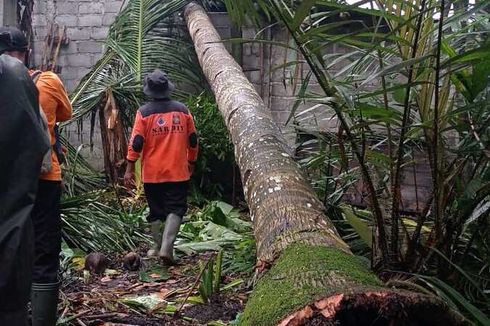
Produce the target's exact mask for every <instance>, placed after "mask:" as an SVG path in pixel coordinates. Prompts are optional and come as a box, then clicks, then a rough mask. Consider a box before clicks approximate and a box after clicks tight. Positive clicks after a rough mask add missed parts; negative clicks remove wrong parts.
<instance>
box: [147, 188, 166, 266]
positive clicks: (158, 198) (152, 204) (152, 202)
mask: <svg viewBox="0 0 490 326" xmlns="http://www.w3.org/2000/svg"><path fill="white" fill-rule="evenodd" d="M143 186H144V188H145V196H146V201H147V202H148V207H149V208H150V214H149V215H148V216H147V218H146V220H147V221H148V223H150V232H151V236H152V238H153V245H152V247H151V248H150V250H148V253H147V256H148V257H156V256H158V251H159V250H160V247H161V246H162V220H163V219H165V213H164V207H163V204H164V202H163V197H164V196H163V190H162V184H160V183H145V184H144V185H143Z"/></svg>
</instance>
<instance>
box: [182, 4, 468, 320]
mask: <svg viewBox="0 0 490 326" xmlns="http://www.w3.org/2000/svg"><path fill="white" fill-rule="evenodd" d="M185 18H186V21H187V26H188V29H189V32H190V35H191V37H192V40H193V42H194V45H195V50H196V52H197V56H198V58H199V62H200V65H201V67H202V70H203V72H204V74H205V76H206V78H207V80H208V82H209V84H210V85H211V87H212V90H213V92H214V94H215V97H216V101H217V103H218V107H219V110H220V112H221V114H222V116H223V118H224V120H225V123H226V125H227V127H228V130H229V132H230V134H231V137H232V141H233V144H234V146H235V155H236V158H237V163H238V166H239V168H240V172H241V175H242V180H243V185H244V193H245V197H246V200H247V203H248V205H249V208H250V213H251V218H252V221H253V226H254V235H255V239H256V243H257V260H258V264H257V266H258V267H259V268H261V270H262V271H264V275H262V277H261V279H260V281H259V282H258V284H257V286H256V288H255V290H254V293H253V294H252V296H251V297H250V300H249V302H248V304H247V307H246V309H245V312H244V315H243V316H242V319H241V323H242V324H243V325H253V326H259V325H268V326H269V325H276V324H279V323H281V325H301V324H303V323H307V321H308V320H313V319H315V318H320V319H321V320H322V322H325V321H326V320H329V321H331V322H335V321H339V320H341V319H342V318H343V317H342V316H344V317H345V316H347V317H348V318H351V319H350V321H352V322H354V324H355V322H359V321H360V320H362V323H363V324H369V321H368V318H369V314H370V312H372V315H373V316H374V317H373V316H371V317H372V320H381V321H388V322H390V321H395V322H400V323H397V325H400V324H403V322H404V321H405V320H406V321H408V320H413V321H418V320H421V321H422V319H420V318H419V317H420V316H421V314H422V315H423V313H424V312H427V311H432V314H429V315H428V316H429V317H428V318H437V317H440V318H441V320H442V319H444V318H445V320H447V322H448V323H449V324H458V323H459V320H458V319H457V318H454V316H453V315H452V314H451V313H449V312H448V310H447V309H446V308H445V307H444V305H442V304H441V303H440V302H439V301H438V300H436V299H434V298H430V297H426V296H422V295H418V294H414V293H408V292H403V291H391V290H388V289H385V288H384V287H383V286H382V284H381V283H380V281H379V280H378V279H377V278H376V276H375V275H374V274H372V273H371V272H370V271H369V270H368V268H367V267H365V266H364V265H363V264H361V263H360V262H359V261H358V260H357V259H356V258H355V257H354V256H353V255H352V253H351V251H350V250H349V247H348V246H347V245H346V244H345V242H343V241H342V239H341V238H340V236H339V235H338V233H337V231H336V230H335V228H334V226H333V224H332V222H331V221H330V220H329V218H328V217H327V216H326V215H325V210H324V207H323V205H322V203H321V202H320V201H319V200H318V198H317V197H316V195H315V193H314V192H313V190H312V188H311V187H310V185H309V183H308V182H307V180H306V179H305V177H304V176H303V174H302V172H301V170H300V168H299V166H298V164H297V163H296V162H295V161H294V160H293V158H292V157H291V154H290V153H289V148H288V146H287V144H286V141H285V140H284V139H283V137H282V135H281V132H280V130H279V128H278V127H277V125H276V124H275V123H274V121H273V119H272V115H271V112H270V110H269V108H268V107H267V106H266V105H265V104H264V102H263V100H262V99H261V98H260V96H259V95H258V93H257V92H256V90H255V88H254V86H253V85H252V84H251V83H250V82H249V81H248V80H247V78H246V77H245V75H244V74H243V71H242V68H241V67H240V66H239V65H238V64H237V63H236V62H235V60H234V59H233V57H232V56H231V55H230V54H229V53H228V52H227V50H226V49H225V47H224V46H223V44H222V43H221V39H220V37H219V35H218V33H217V31H216V29H215V28H214V27H213V25H212V23H211V21H210V19H209V17H208V15H207V14H206V12H205V11H204V9H203V8H202V7H201V6H200V5H198V4H197V3H194V2H192V3H191V4H189V5H188V6H187V7H186V8H185ZM269 267H271V268H270V269H269ZM382 307H385V308H382ZM425 307H426V308H427V309H431V310H426V308H425ZM356 309H357V310H356ZM383 309H384V310H386V311H383ZM379 312H382V316H381V317H380V315H379V314H378V313H379ZM436 312H437V313H436ZM347 317H346V318H347ZM438 322H439V320H438Z"/></svg>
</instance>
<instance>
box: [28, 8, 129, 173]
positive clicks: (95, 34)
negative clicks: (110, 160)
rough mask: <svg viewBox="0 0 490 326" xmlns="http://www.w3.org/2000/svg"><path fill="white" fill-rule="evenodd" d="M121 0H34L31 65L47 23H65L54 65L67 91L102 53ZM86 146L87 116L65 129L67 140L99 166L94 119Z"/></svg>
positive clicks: (36, 58)
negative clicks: (63, 38)
mask: <svg viewBox="0 0 490 326" xmlns="http://www.w3.org/2000/svg"><path fill="white" fill-rule="evenodd" d="M123 4H124V0H111V1H104V0H61V1H56V0H37V1H35V2H34V12H33V29H34V45H33V52H34V62H33V64H34V65H40V64H41V61H42V55H43V49H44V40H45V37H46V34H47V33H48V32H49V31H48V29H49V25H50V23H57V24H59V25H60V26H62V27H64V26H66V33H67V37H68V38H69V39H70V43H69V44H68V45H66V46H62V47H61V48H60V55H59V58H58V62H57V65H60V66H61V67H62V71H61V74H60V77H61V79H62V80H63V83H64V85H65V87H66V89H67V90H68V91H69V92H71V91H73V90H74V89H75V87H76V86H77V84H78V83H79V81H80V80H81V79H82V78H83V76H85V74H87V73H88V72H89V70H90V68H91V67H92V66H93V65H94V64H95V63H96V62H97V60H99V58H100V57H101V56H102V53H103V52H104V41H105V39H106V38H107V34H108V32H109V27H110V25H111V24H112V23H113V22H114V19H115V18H116V16H117V13H118V12H119V11H120V9H121V7H122V6H123ZM95 121H96V126H95V129H94V136H93V146H90V118H88V119H86V121H83V122H82V123H79V124H72V125H71V126H69V127H68V128H65V130H64V133H65V136H66V137H67V138H68V140H69V141H70V143H71V144H72V145H74V146H75V147H80V148H81V154H82V155H84V157H86V158H87V159H88V161H89V162H90V163H91V164H92V165H93V166H94V167H95V168H97V169H102V168H103V162H104V160H103V154H102V140H101V136H100V128H99V125H98V123H99V122H98V119H96V120H95Z"/></svg>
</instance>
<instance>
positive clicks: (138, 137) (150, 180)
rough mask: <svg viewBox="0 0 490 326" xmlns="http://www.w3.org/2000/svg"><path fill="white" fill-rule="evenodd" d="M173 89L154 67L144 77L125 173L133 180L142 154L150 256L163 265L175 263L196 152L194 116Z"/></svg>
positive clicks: (131, 181)
mask: <svg viewBox="0 0 490 326" xmlns="http://www.w3.org/2000/svg"><path fill="white" fill-rule="evenodd" d="M174 89H175V86H174V85H173V84H172V82H171V81H170V80H169V79H168V78H167V75H166V74H165V73H163V72H162V71H160V70H158V69H157V70H155V71H154V72H152V73H150V74H149V75H148V76H146V77H145V80H144V87H143V92H144V93H145V94H146V95H147V96H149V97H150V98H151V101H149V102H148V103H146V104H145V105H143V106H142V107H141V108H139V110H138V111H137V113H136V118H135V122H134V126H133V130H132V135H131V139H130V142H129V146H128V155H127V161H128V165H127V169H126V173H125V176H124V179H125V183H126V185H127V186H131V185H134V178H135V175H134V171H135V162H136V161H137V160H138V159H139V158H140V157H141V165H142V181H143V185H144V189H145V194H146V199H147V201H148V206H149V208H150V214H149V216H148V217H147V220H148V222H150V224H151V233H152V237H153V240H154V245H153V247H152V248H151V249H150V250H149V251H148V256H150V257H151V256H158V257H160V258H161V259H162V260H163V262H164V263H165V264H167V265H171V264H174V263H175V260H174V255H173V249H174V248H173V246H174V242H175V239H176V237H177V234H178V232H179V228H180V224H181V223H182V218H183V216H184V215H185V213H186V212H187V192H188V188H189V179H190V177H191V175H192V172H193V170H194V164H195V161H196V159H197V154H198V139H197V133H196V128H195V126H194V120H193V118H192V115H191V113H190V112H189V110H188V109H187V107H186V106H185V105H184V104H182V103H180V102H177V101H174V100H172V99H171V98H170V94H171V92H172V91H173V90H174ZM162 222H165V227H164V231H163V234H162V233H161V232H160V230H161V223H162Z"/></svg>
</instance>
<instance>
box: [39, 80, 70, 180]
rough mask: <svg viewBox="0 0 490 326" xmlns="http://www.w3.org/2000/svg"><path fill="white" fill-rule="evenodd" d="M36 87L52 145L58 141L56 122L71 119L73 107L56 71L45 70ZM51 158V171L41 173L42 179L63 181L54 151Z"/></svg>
mask: <svg viewBox="0 0 490 326" xmlns="http://www.w3.org/2000/svg"><path fill="white" fill-rule="evenodd" d="M30 73H31V74H33V73H34V71H30ZM36 87H37V89H38V91H39V104H40V105H41V107H42V109H43V111H44V114H45V115H46V118H47V120H48V129H49V133H50V135H51V146H52V145H54V144H55V142H56V138H55V135H54V126H55V124H56V123H57V122H62V121H67V120H69V119H70V118H71V115H72V107H71V104H70V100H69V98H68V94H67V93H66V90H65V87H64V86H63V83H62V82H61V80H60V78H59V77H58V75H56V74H55V73H54V72H52V71H46V72H43V73H42V74H41V75H40V76H39V79H38V80H37V82H36ZM51 159H52V168H51V171H49V172H47V173H44V174H41V176H40V177H39V178H40V179H42V180H50V181H61V167H60V164H59V162H58V157H57V156H56V153H55V152H54V151H52V154H51Z"/></svg>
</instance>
